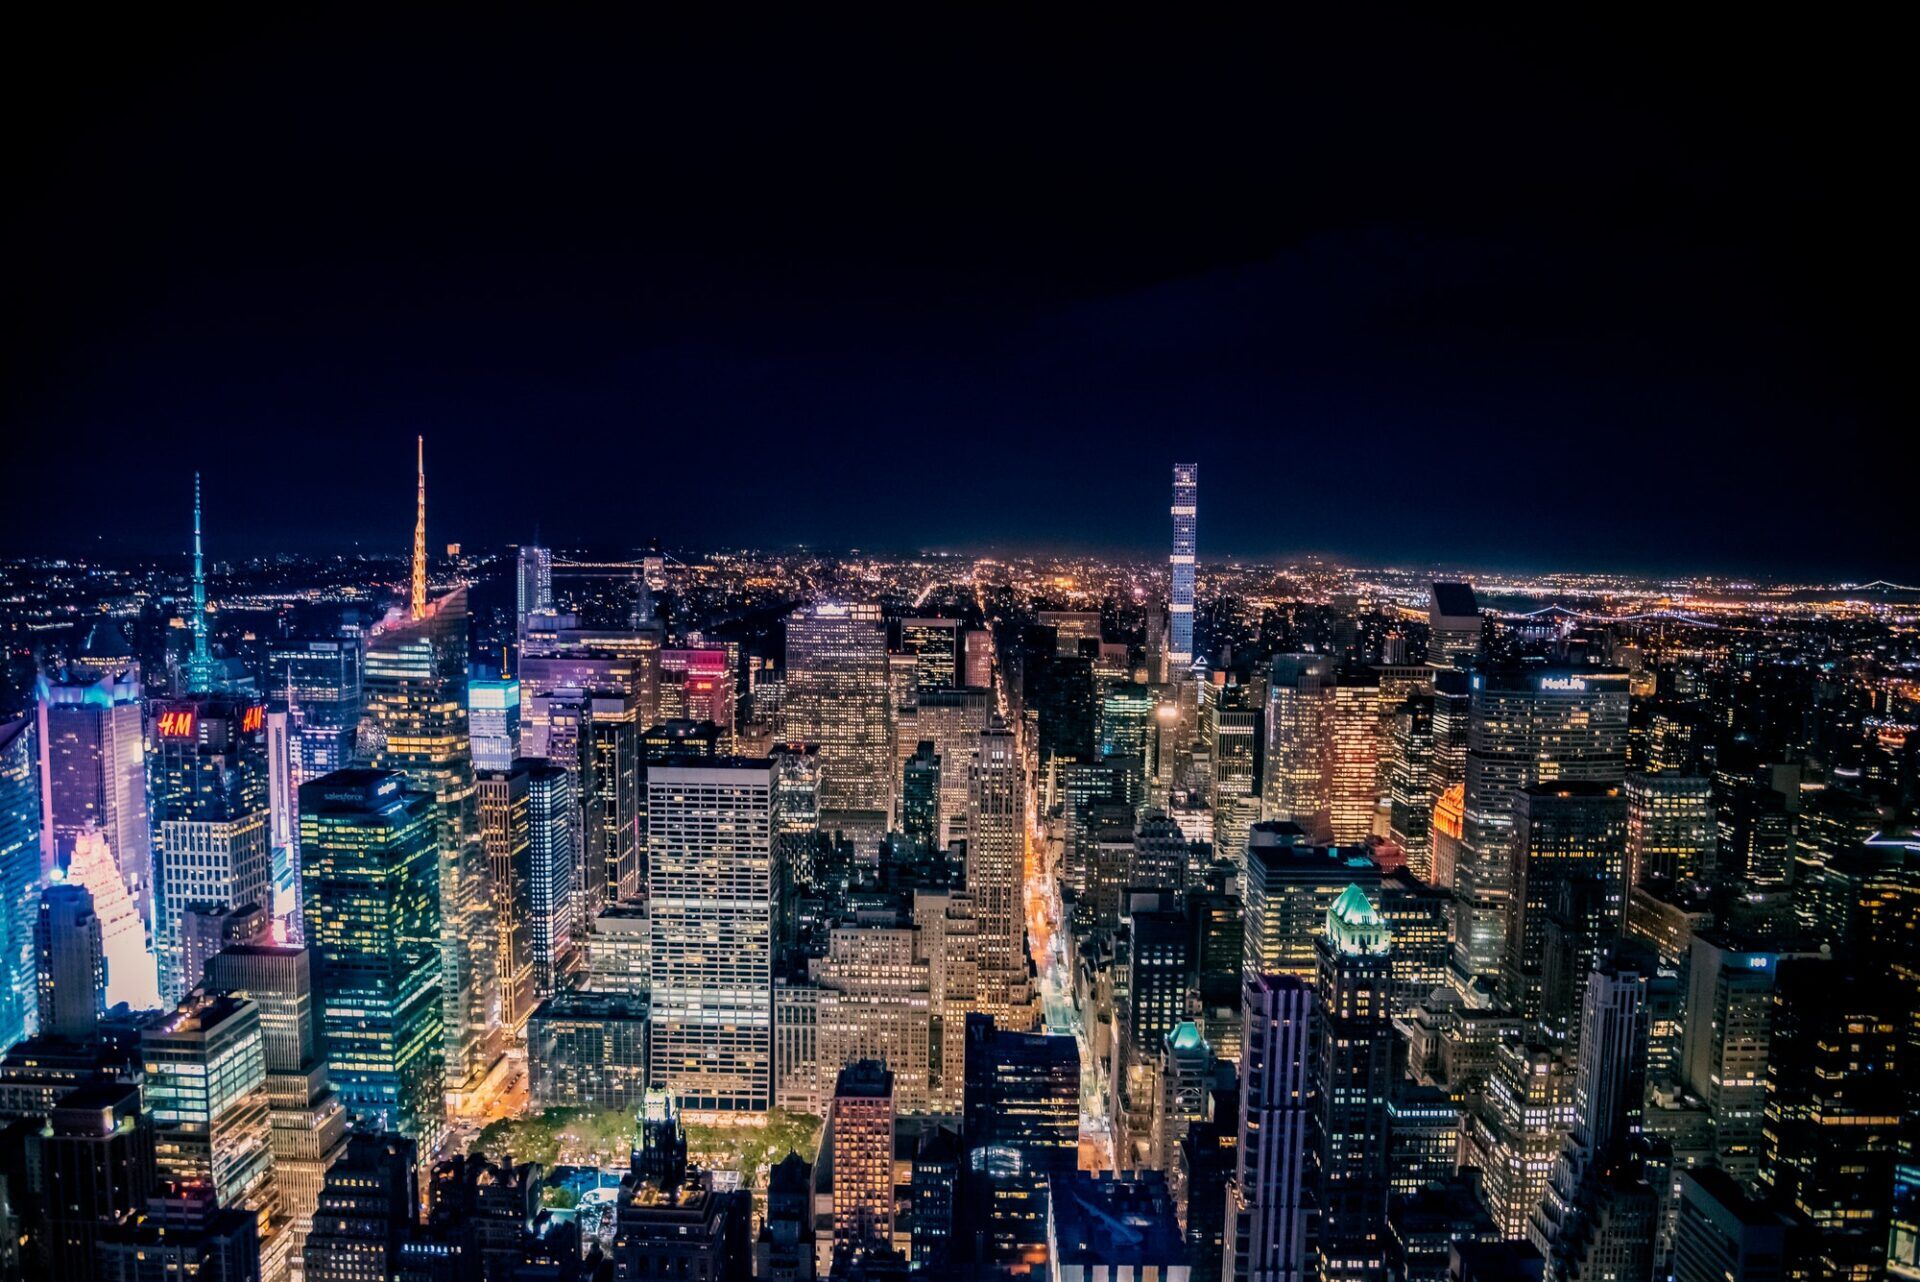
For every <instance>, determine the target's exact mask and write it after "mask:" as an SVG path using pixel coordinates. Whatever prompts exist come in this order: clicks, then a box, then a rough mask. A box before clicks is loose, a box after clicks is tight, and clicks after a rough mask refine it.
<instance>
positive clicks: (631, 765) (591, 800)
mask: <svg viewBox="0 0 1920 1282" xmlns="http://www.w3.org/2000/svg"><path fill="white" fill-rule="evenodd" d="M729 716H731V713H730V712H729ZM728 724H729V726H731V724H732V723H731V721H729V722H728ZM644 729H645V727H644V726H642V725H640V723H639V707H638V706H637V705H636V704H635V702H634V699H633V696H632V695H628V694H616V695H602V694H596V695H593V696H592V697H591V698H590V699H589V700H588V701H587V726H586V733H587V773H588V775H589V776H590V779H589V784H590V786H589V787H588V789H587V791H586V796H585V798H584V800H585V803H586V858H587V869H586V871H587V876H586V878H585V880H586V881H587V884H588V887H589V890H590V893H589V895H588V897H587V898H588V903H587V905H586V912H585V914H584V915H583V916H582V917H581V919H580V920H581V924H582V927H583V929H584V926H585V923H586V922H589V921H591V920H592V919H593V918H594V917H596V916H598V915H599V913H600V909H601V908H602V907H603V906H604V905H606V904H609V903H618V902H621V901H623V900H631V899H635V898H637V897H638V896H639V894H640V890H641V881H640V864H641V860H640V827H641V810H640V806H641V796H640V757H641V746H640V734H641V731H642V730H644ZM730 737H731V736H729V738H730ZM596 897H597V899H598V902H594V900H595V898H596Z"/></svg>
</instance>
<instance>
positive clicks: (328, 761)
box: [261, 630, 362, 938]
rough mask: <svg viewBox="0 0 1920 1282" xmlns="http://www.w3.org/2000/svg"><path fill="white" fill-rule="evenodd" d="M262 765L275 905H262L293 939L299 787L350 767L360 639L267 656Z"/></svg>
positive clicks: (348, 636)
mask: <svg viewBox="0 0 1920 1282" xmlns="http://www.w3.org/2000/svg"><path fill="white" fill-rule="evenodd" d="M267 663H268V675H267V692H266V693H267V759H268V771H269V775H268V778H269V782H270V787H269V789H268V791H269V799H270V801H271V804H272V812H273V825H272V843H273V853H274V892H275V896H276V899H275V902H274V903H272V904H262V905H261V907H263V908H269V909H271V910H273V912H274V913H275V915H276V916H281V917H284V918H286V919H287V920H288V922H289V934H290V935H291V936H292V937H293V938H298V937H299V929H298V928H299V918H300V914H299V911H298V905H299V882H300V851H299V844H300V843H299V837H300V787H301V785H302V784H305V783H309V782H311V781H312V780H315V779H318V778H319V777H320V776H321V775H327V774H332V773H333V772H334V771H336V770H344V769H346V768H347V767H348V766H351V765H352V764H354V751H355V748H356V742H355V740H356V735H357V732H358V730H359V727H360V714H361V711H362V706H361V692H360V669H361V638H360V636H359V633H358V631H357V630H354V631H347V630H343V631H342V634H341V635H340V636H337V637H333V638H327V639H318V640H306V641H297V642H293V643H290V644H289V645H286V646H284V647H282V646H276V647H274V648H273V649H272V650H270V651H269V652H268V655H267Z"/></svg>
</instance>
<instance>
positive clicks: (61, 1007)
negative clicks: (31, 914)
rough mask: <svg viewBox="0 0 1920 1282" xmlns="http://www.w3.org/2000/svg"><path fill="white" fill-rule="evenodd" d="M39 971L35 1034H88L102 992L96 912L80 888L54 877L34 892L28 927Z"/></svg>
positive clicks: (97, 1018)
mask: <svg viewBox="0 0 1920 1282" xmlns="http://www.w3.org/2000/svg"><path fill="white" fill-rule="evenodd" d="M33 943H34V954H35V958H36V961H37V962H38V965H37V966H36V968H35V969H36V970H37V971H38V972H39V975H38V979H39V984H38V993H39V1006H40V1036H42V1037H71V1038H73V1039H75V1040H79V1039H82V1038H87V1037H91V1036H93V1030H94V1029H95V1027H97V1026H98V1024H99V1022H100V1010H101V1000H102V997H103V996H104V994H105V992H106V962H105V959H104V957H103V955H102V953H101V947H100V918H99V917H98V916H97V915H95V913H94V911H93V896H92V895H89V894H88V893H87V892H86V890H85V888H83V887H80V886H72V885H68V884H67V883H66V881H64V880H60V881H56V882H54V884H52V885H51V886H48V887H47V888H46V889H45V890H43V891H41V892H40V920H39V923H38V924H37V925H36V927H35V928H34V933H33Z"/></svg>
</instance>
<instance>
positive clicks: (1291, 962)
mask: <svg viewBox="0 0 1920 1282" xmlns="http://www.w3.org/2000/svg"><path fill="white" fill-rule="evenodd" d="M1244 880H1245V883H1246V930H1245V935H1244V949H1245V952H1244V964H1243V966H1242V971H1241V973H1242V977H1243V979H1249V980H1250V979H1252V978H1253V977H1254V976H1255V975H1293V976H1295V977H1296V978H1299V979H1302V980H1306V981H1309V982H1310V981H1311V980H1312V979H1313V978H1314V976H1315V975H1316V974H1317V973H1318V962H1317V960H1316V958H1315V953H1314V939H1315V937H1316V936H1318V935H1320V934H1321V933H1322V932H1323V930H1324V929H1325V926H1326V921H1327V909H1329V908H1331V907H1332V906H1333V903H1334V901H1335V900H1337V899H1338V898H1340V896H1341V894H1342V893H1344V892H1345V890H1346V888H1347V887H1348V886H1349V885H1354V884H1358V885H1359V886H1360V888H1361V893H1362V894H1367V895H1371V894H1377V893H1378V891H1379V888H1380V868H1379V865H1377V864H1375V863H1374V862H1373V861H1372V860H1371V859H1369V858H1368V857H1367V856H1366V855H1365V854H1364V853H1363V852H1362V851H1361V850H1360V849H1359V848H1357V847H1354V848H1342V847H1339V846H1313V845H1309V844H1307V841H1306V837H1305V834H1303V833H1302V832H1301V831H1300V830H1299V828H1297V827H1295V826H1294V825H1293V824H1290V823H1274V822H1269V823H1259V824H1255V825H1254V827H1253V832H1252V835H1251V836H1250V837H1249V839H1248V843H1247V851H1246V868H1245V873H1244Z"/></svg>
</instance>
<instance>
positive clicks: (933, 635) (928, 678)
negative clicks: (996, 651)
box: [900, 619, 967, 690]
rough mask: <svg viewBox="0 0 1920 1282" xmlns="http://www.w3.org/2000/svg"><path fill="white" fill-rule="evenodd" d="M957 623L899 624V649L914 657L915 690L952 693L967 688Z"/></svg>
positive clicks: (919, 621) (923, 621)
mask: <svg viewBox="0 0 1920 1282" xmlns="http://www.w3.org/2000/svg"><path fill="white" fill-rule="evenodd" d="M960 629H961V623H960V620H958V619H902V620H900V648H901V649H903V650H905V651H906V652H907V653H908V654H910V655H912V656H913V686H914V689H915V690H950V689H952V688H954V687H955V686H960V685H965V684H967V682H966V680H965V676H966V673H965V672H964V671H963V670H962V669H963V668H964V667H965V664H964V662H963V661H962V657H961V642H960Z"/></svg>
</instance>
